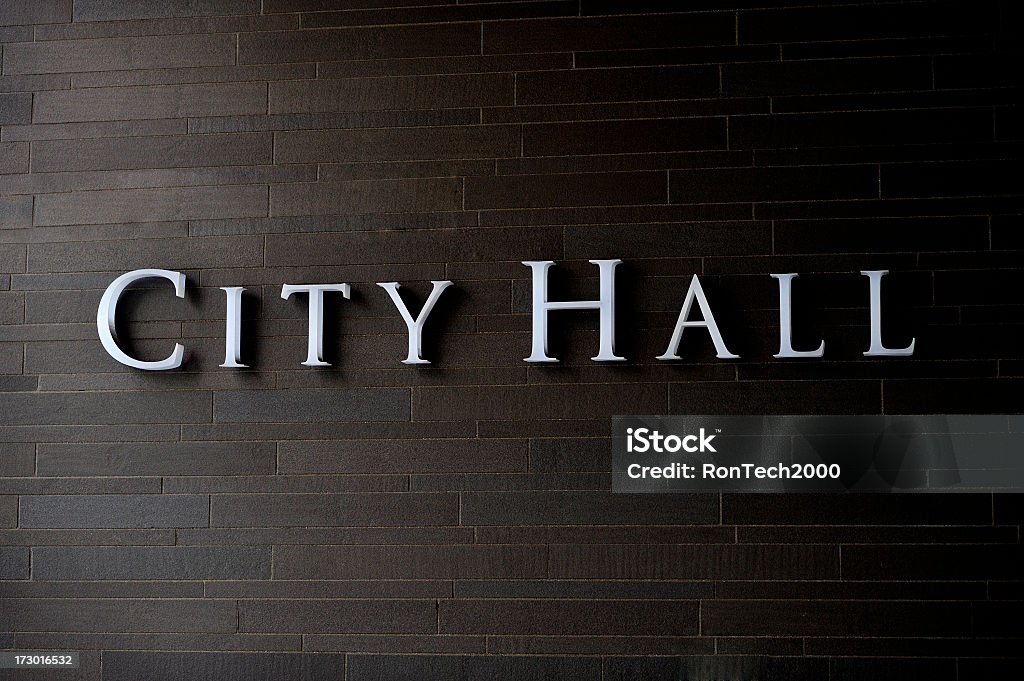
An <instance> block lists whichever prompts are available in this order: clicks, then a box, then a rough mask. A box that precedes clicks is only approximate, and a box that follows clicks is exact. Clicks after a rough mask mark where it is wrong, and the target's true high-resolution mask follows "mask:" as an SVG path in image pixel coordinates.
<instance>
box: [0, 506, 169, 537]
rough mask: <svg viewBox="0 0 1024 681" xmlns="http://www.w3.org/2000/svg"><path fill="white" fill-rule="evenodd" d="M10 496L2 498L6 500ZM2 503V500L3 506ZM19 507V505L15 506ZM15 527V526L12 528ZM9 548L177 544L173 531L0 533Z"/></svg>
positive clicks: (28, 531) (32, 531) (21, 531)
mask: <svg viewBox="0 0 1024 681" xmlns="http://www.w3.org/2000/svg"><path fill="white" fill-rule="evenodd" d="M5 498H8V497H0V499H5ZM2 503H3V502H2V501H0V504H2ZM15 508H17V504H15ZM12 527H13V525H12ZM0 543H3V544H5V545H8V546H164V545H173V544H174V530H170V529H166V530H83V529H71V530H28V529H24V528H22V529H17V530H0Z"/></svg>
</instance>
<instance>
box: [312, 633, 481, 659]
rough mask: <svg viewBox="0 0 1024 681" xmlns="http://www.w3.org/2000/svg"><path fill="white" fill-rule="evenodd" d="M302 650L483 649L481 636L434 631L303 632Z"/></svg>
mask: <svg viewBox="0 0 1024 681" xmlns="http://www.w3.org/2000/svg"><path fill="white" fill-rule="evenodd" d="M303 644H304V645H305V650H308V651H311V652H339V653H340V652H344V653H402V654H408V653H417V654H451V653H478V654H482V653H484V652H486V648H487V646H486V638H485V637H484V636H447V635H445V636H439V635H437V634H434V635H428V634H422V635H416V634H307V635H305V636H303Z"/></svg>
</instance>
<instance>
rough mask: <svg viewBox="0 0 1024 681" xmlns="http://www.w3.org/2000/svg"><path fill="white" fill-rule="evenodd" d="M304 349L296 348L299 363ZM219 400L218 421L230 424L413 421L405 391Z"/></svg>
mask: <svg viewBox="0 0 1024 681" xmlns="http://www.w3.org/2000/svg"><path fill="white" fill-rule="evenodd" d="M304 346H305V344H304V343H303V346H302V347H297V348H296V364H299V360H301V359H302V357H303V356H304V352H305V347H304ZM215 397H216V399H215V404H214V420H216V421H220V422H227V423H251V422H257V423H258V422H264V421H271V422H299V423H308V422H311V423H316V422H321V421H406V420H408V419H409V393H408V391H407V390H403V389H370V388H365V389H358V388H348V389H337V390H287V391H255V390H249V391H236V392H232V391H221V392H217V393H216V395H215Z"/></svg>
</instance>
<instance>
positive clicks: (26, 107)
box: [0, 93, 32, 125]
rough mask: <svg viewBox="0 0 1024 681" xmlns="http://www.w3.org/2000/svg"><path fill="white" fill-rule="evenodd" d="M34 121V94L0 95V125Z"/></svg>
mask: <svg viewBox="0 0 1024 681" xmlns="http://www.w3.org/2000/svg"><path fill="white" fill-rule="evenodd" d="M31 122H32V95H31V94H27V93H18V94H9V95H0V125H13V124H17V123H31Z"/></svg>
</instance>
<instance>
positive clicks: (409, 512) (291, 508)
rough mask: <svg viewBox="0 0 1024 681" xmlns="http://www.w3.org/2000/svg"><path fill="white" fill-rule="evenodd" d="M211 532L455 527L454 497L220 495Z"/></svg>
mask: <svg viewBox="0 0 1024 681" xmlns="http://www.w3.org/2000/svg"><path fill="white" fill-rule="evenodd" d="M210 504H211V506H210V508H211V514H212V517H211V525H213V526H216V527H292V526H299V527H302V526H312V527H332V526H341V527H365V526H369V527H382V526H384V527H387V526H398V527H401V526H423V525H455V524H458V495H456V494H444V493H437V494H431V493H421V494H401V493H380V494H374V493H369V494H358V493H352V494H222V495H214V496H213V497H212V499H211V501H210Z"/></svg>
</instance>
